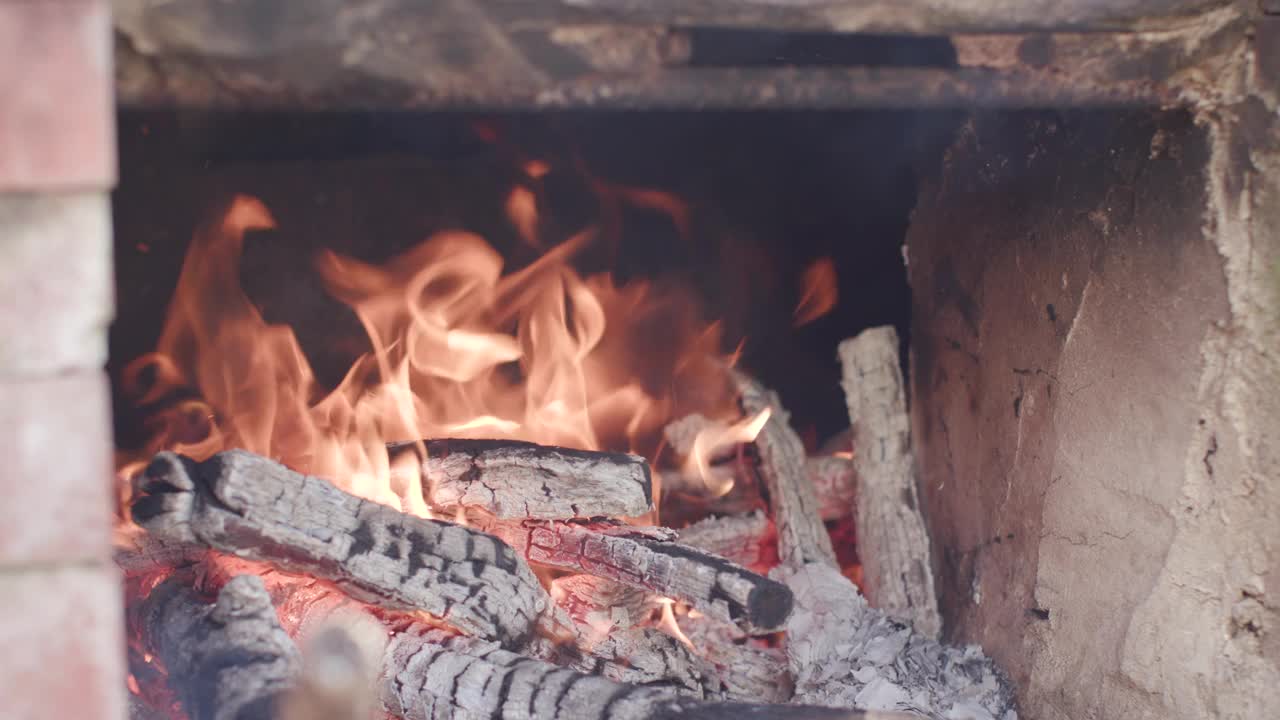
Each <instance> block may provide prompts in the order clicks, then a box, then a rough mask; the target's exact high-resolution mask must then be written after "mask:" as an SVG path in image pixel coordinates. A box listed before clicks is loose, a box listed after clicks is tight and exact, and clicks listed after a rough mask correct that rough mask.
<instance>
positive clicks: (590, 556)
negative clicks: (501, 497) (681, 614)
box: [486, 521, 791, 634]
mask: <svg viewBox="0 0 1280 720" xmlns="http://www.w3.org/2000/svg"><path fill="white" fill-rule="evenodd" d="M486 529H487V530H489V531H491V532H493V533H494V534H495V535H497V536H498V537H500V538H502V539H503V540H504V541H506V542H507V543H508V544H509V545H511V546H512V547H514V548H515V549H516V551H517V552H519V553H520V554H521V555H522V556H524V557H525V558H526V559H527V560H528V561H529V562H531V563H535V564H538V565H545V566H548V567H556V568H562V569H566V570H574V571H578V572H586V573H590V574H592V575H595V576H597V577H602V578H607V579H610V580H615V581H617V582H620V583H624V584H627V585H631V586H633V587H637V588H643V589H645V590H649V591H651V592H653V593H656V594H658V595H663V596H667V597H671V598H675V599H678V600H683V601H685V602H688V603H689V604H690V605H693V606H694V607H695V608H698V609H699V610H701V611H702V612H704V613H706V614H707V615H709V616H711V617H713V618H716V619H718V620H722V621H725V622H731V623H734V624H735V625H737V626H738V627H739V628H741V629H742V630H743V631H744V632H747V633H749V634H761V633H769V632H774V631H775V630H777V629H778V628H779V627H781V625H782V623H783V622H784V621H785V620H786V618H787V615H788V614H789V613H790V612H791V591H790V590H788V589H787V587H786V586H785V585H783V584H782V583H779V582H775V581H773V580H770V579H768V578H766V577H762V576H760V575H757V574H756V573H753V572H751V571H750V570H747V569H746V568H743V567H741V566H739V565H735V564H733V563H731V562H729V561H728V560H725V559H724V558H721V557H717V556H715V555H711V554H709V553H706V552H703V551H701V550H698V549H696V548H692V547H689V546H688V545H681V544H679V543H674V542H670V541H669V539H670V538H672V537H674V533H670V531H665V533H658V532H655V531H658V530H660V529H659V528H639V527H632V526H625V525H621V524H617V523H607V522H596V523H590V524H585V523H570V522H542V521H525V522H521V523H513V522H493V523H490V525H489V526H487V527H486ZM663 538H666V539H663Z"/></svg>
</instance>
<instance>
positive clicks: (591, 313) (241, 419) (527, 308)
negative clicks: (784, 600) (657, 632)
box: [119, 161, 760, 515]
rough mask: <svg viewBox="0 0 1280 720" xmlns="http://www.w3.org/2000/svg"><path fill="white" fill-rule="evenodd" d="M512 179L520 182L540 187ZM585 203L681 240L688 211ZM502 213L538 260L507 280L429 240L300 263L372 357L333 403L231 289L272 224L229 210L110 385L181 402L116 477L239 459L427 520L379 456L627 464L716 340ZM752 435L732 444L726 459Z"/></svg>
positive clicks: (709, 362) (400, 473)
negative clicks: (585, 453)
mask: <svg viewBox="0 0 1280 720" xmlns="http://www.w3.org/2000/svg"><path fill="white" fill-rule="evenodd" d="M527 165H528V166H527V167H526V168H525V171H526V172H525V179H524V180H522V181H521V182H530V183H537V182H538V181H539V179H540V178H541V177H542V175H544V174H545V173H546V172H547V171H548V169H547V167H546V166H545V164H541V163H539V162H532V161H531V162H529V163H528V164H527ZM602 187H604V186H602ZM624 190H625V191H624ZM601 191H602V192H604V191H610V192H613V193H614V194H613V195H612V196H611V202H613V203H622V204H626V203H636V204H639V205H641V206H644V207H648V208H659V209H662V210H664V211H668V212H670V213H672V216H673V223H674V224H676V225H677V226H679V227H682V228H684V227H687V225H688V222H687V219H686V217H685V209H684V206H683V205H682V204H681V203H680V202H679V201H678V200H675V199H674V198H671V197H670V196H667V195H665V194H663V193H659V192H657V191H650V190H644V191H641V190H634V189H629V188H628V189H618V188H609V187H604V189H603V190H601ZM506 205H507V212H508V216H509V217H508V220H509V221H510V222H511V223H512V226H513V227H515V228H516V229H517V230H518V233H519V235H520V236H521V238H522V239H523V240H524V242H525V243H526V244H527V245H529V246H531V247H538V248H542V247H549V248H550V249H548V250H546V251H545V252H544V253H543V254H542V255H541V257H539V258H538V259H537V260H536V261H534V262H532V263H531V264H528V265H526V266H524V267H522V268H519V269H516V270H514V271H510V270H509V269H508V268H507V267H505V264H504V258H503V257H502V256H501V255H500V254H499V253H498V252H497V251H496V250H495V249H493V247H491V246H490V245H489V244H488V243H487V242H486V241H485V240H484V239H483V238H482V237H480V236H478V235H475V234H473V233H470V232H466V231H463V230H450V231H445V232H440V233H437V234H435V235H433V236H431V237H429V238H427V239H426V240H425V241H424V242H422V243H421V244H420V245H418V246H417V247H415V248H413V249H411V250H409V251H407V252H405V253H403V254H402V255H400V256H399V257H396V258H394V259H393V260H391V261H390V262H388V263H386V264H384V265H373V264H369V263H366V262H363V261H360V260H357V259H354V258H350V257H344V256H341V255H338V254H336V253H333V252H325V253H322V254H321V255H320V256H318V257H317V258H315V260H314V262H315V269H316V271H317V273H318V274H319V276H320V277H321V278H322V279H323V282H324V285H325V288H326V290H327V291H328V292H329V294H330V295H332V296H333V297H334V298H336V299H338V300H340V301H341V302H343V303H344V304H346V305H347V306H349V307H350V308H351V309H352V311H353V312H354V314H355V316H356V317H357V318H358V319H359V323H360V325H361V327H362V328H363V331H364V333H365V335H367V340H368V348H369V351H368V352H366V353H365V354H364V355H363V356H361V357H360V358H359V359H358V360H357V361H356V362H355V363H354V364H353V365H352V366H351V367H350V368H349V370H348V371H347V372H346V375H345V377H344V378H343V379H342V381H341V383H340V384H338V385H337V387H335V388H332V389H329V388H325V387H323V386H322V385H321V383H320V382H319V381H318V380H317V377H316V373H315V372H314V371H313V369H312V366H311V364H310V362H309V360H308V358H307V356H306V354H305V353H304V351H303V349H302V346H301V345H300V343H299V341H298V339H297V337H296V336H295V335H294V333H293V331H292V329H290V328H289V327H288V326H285V325H278V324H271V323H268V322H267V321H266V320H264V318H263V315H262V313H261V312H260V310H259V308H257V307H256V306H255V305H254V303H253V302H252V301H251V300H250V298H249V297H248V296H247V295H246V293H245V291H244V290H243V289H242V288H241V287H240V284H239V280H238V279H239V261H240V257H241V254H242V252H243V251H244V247H245V236H246V233H248V232H250V231H254V230H266V229H270V228H274V227H275V220H274V218H273V217H272V214H271V212H270V210H269V209H268V208H267V207H266V206H265V205H264V204H263V203H262V202H260V201H258V200H256V199H254V198H251V197H244V196H241V197H237V198H236V199H235V200H234V202H232V203H231V204H230V207H229V208H228V210H227V211H226V213H225V215H224V216H223V217H222V219H221V220H220V221H219V222H217V223H216V224H214V225H213V226H212V227H208V228H205V229H204V230H202V231H200V232H199V233H197V235H196V236H195V238H194V239H193V240H192V243H191V245H190V247H189V249H188V252H187V255H186V258H185V261H184V265H183V269H182V272H181V275H180V276H179V280H178V284H177V288H176V291H175V295H174V298H173V301H172V304H171V306H170V310H169V315H168V317H167V320H166V323H165V326H164V329H163V332H162V335H161V338H160V341H159V344H158V348H157V351H156V352H155V353H152V354H150V355H147V356H144V357H142V358H139V359H137V360H136V361H134V363H132V364H131V365H130V366H129V367H128V368H127V369H126V371H125V374H124V378H123V380H124V386H125V388H126V391H127V392H129V393H131V395H132V397H133V399H134V400H135V401H136V402H138V403H139V404H159V401H160V400H161V399H163V398H166V397H182V396H184V394H185V397H186V398H187V399H184V400H182V401H180V402H174V403H170V404H169V405H168V406H167V409H165V410H163V411H160V412H158V413H156V414H154V415H153V416H152V417H151V419H150V423H151V428H150V429H151V430H152V440H151V442H150V443H149V444H148V445H147V446H146V447H144V448H141V449H140V452H138V453H137V454H134V455H131V456H128V457H121V458H120V461H119V465H120V466H121V468H122V470H123V469H124V468H130V467H134V466H136V463H137V462H138V461H140V460H142V459H145V458H146V457H149V456H150V455H151V454H153V453H154V452H156V451H158V450H161V449H174V450H177V451H178V452H182V453H185V454H187V455H190V456H193V457H195V458H197V459H202V458H205V457H208V456H209V455H211V454H213V453H214V452H217V451H220V450H223V449H227V448H232V447H238V448H244V449H247V450H251V451H253V452H256V453H259V454H262V455H266V456H269V457H273V458H276V459H278V460H280V461H281V462H284V463H285V464H287V465H289V466H291V467H294V468H296V469H298V470H301V471H304V472H307V473H310V474H314V475H319V476H323V477H326V478H329V479H331V480H333V481H334V482H335V483H336V484H337V485H339V486H340V487H343V488H344V489H346V490H349V491H351V492H353V493H356V494H358V495H361V496H363V497H366V498H369V499H372V500H376V501H378V502H382V503H386V504H389V505H392V506H393V507H397V508H399V509H401V510H406V511H411V512H415V513H418V514H423V515H427V514H429V513H430V510H429V508H428V507H427V505H426V503H425V502H424V501H423V499H422V498H423V492H422V490H423V488H421V487H420V486H419V484H420V480H419V476H418V473H416V472H414V471H413V469H412V468H409V467H393V466H392V464H391V463H392V461H391V458H390V457H389V456H388V453H387V451H386V444H387V443H388V442H394V441H419V440H421V439H424V438H430V437H438V436H449V437H483V438H510V439H520V440H529V441H534V442H541V443H547V444H555V445H564V446H570V447H577V448H583V449H604V448H608V449H613V450H629V451H642V448H640V447H639V445H641V444H642V443H644V442H646V438H649V437H655V436H656V435H657V433H658V431H659V430H660V427H661V425H662V424H663V423H665V422H666V421H667V420H669V419H670V417H671V416H672V413H673V407H674V403H675V402H676V398H675V397H674V395H675V392H674V389H673V388H674V387H675V386H676V385H677V376H689V377H701V378H702V379H703V380H705V381H704V382H702V383H701V385H699V387H708V386H711V385H713V384H714V383H715V382H716V381H719V382H721V383H723V378H722V377H721V376H720V375H719V372H720V369H721V368H723V367H724V366H725V359H724V357H723V356H721V355H720V348H719V345H720V335H719V329H718V326H716V325H714V324H706V323H702V322H701V321H700V320H698V319H697V318H698V310H697V306H696V303H695V302H693V301H692V300H691V296H690V295H689V294H688V293H681V292H678V291H675V292H664V293H658V292H656V291H655V290H654V288H653V286H651V285H649V284H646V283H643V282H636V281H633V282H629V283H627V284H623V285H619V284H617V283H615V281H614V280H613V278H612V277H611V276H610V275H608V274H607V273H601V274H595V275H583V274H580V273H579V272H578V271H577V270H576V269H575V268H574V267H573V265H572V261H573V259H574V257H575V255H576V254H578V253H579V252H580V251H581V250H582V249H583V248H584V247H586V246H587V245H588V244H589V243H591V242H592V241H593V240H594V239H595V236H596V235H597V231H596V230H594V229H588V230H585V231H582V232H580V233H579V234H577V235H575V236H573V237H570V238H568V239H566V240H564V241H562V242H560V243H558V244H551V243H548V242H546V239H544V238H540V237H538V235H537V233H538V228H539V222H538V202H537V195H536V193H535V192H534V191H532V190H530V189H529V187H527V186H525V185H519V186H517V187H516V188H515V189H513V190H512V191H511V193H510V194H509V195H508V199H507V204H506ZM262 237H263V236H262V235H261V234H259V235H258V236H257V237H256V238H255V242H257V241H259V239H258V238H262ZM261 241H262V242H270V241H272V239H271V238H267V239H262V240H261ZM710 368H715V371H714V372H715V373H716V376H715V377H714V378H710V379H709V380H708V379H707V378H708V377H709V376H707V375H706V373H708V372H711V370H710ZM700 374H701V375H700ZM192 389H194V390H195V391H196V393H195V394H196V395H197V396H198V397H196V398H191V397H190V395H191V392H190V391H191V390H192ZM699 409H702V410H704V411H706V412H709V413H716V412H717V410H723V407H719V408H717V407H705V406H704V407H702V408H699ZM718 414H720V415H723V414H724V413H723V412H720V413H718ZM759 421H760V418H754V419H752V421H751V422H750V423H746V424H742V423H740V424H738V425H735V426H734V427H733V432H736V433H738V434H739V435H742V436H743V437H742V438H740V439H739V440H738V441H739V442H741V441H743V439H749V438H746V437H745V434H746V433H747V432H748V429H749V427H751V426H753V425H755V424H758V423H759ZM752 437H753V435H752ZM708 442H712V440H708ZM718 442H723V440H714V442H713V443H712V444H714V443H718ZM654 444H655V445H656V443H654ZM423 451H424V452H425V448H423Z"/></svg>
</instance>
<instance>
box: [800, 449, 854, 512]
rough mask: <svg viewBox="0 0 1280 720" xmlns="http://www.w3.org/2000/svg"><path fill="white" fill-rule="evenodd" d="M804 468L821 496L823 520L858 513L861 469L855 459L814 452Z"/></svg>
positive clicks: (819, 498) (819, 504) (815, 491)
mask: <svg viewBox="0 0 1280 720" xmlns="http://www.w3.org/2000/svg"><path fill="white" fill-rule="evenodd" d="M804 471H805V474H806V475H808V476H809V482H810V483H811V484H812V485H813V492H814V494H816V495H817V496H818V515H819V516H821V517H822V519H823V520H839V519H840V518H844V517H848V516H850V515H852V514H854V508H856V507H857V499H858V472H857V470H856V469H855V466H854V464H853V458H850V457H839V456H836V455H812V456H810V457H809V458H808V459H807V460H805V461H804Z"/></svg>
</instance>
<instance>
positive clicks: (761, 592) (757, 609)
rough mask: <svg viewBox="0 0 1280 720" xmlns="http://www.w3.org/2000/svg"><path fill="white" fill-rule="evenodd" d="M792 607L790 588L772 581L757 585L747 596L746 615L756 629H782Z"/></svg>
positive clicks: (792, 597) (793, 597)
mask: <svg viewBox="0 0 1280 720" xmlns="http://www.w3.org/2000/svg"><path fill="white" fill-rule="evenodd" d="M794 606H795V596H794V595H793V594H792V593H791V590H790V588H788V587H787V586H786V585H783V584H782V583H780V582H776V581H773V580H768V581H766V582H762V583H759V584H758V585H756V586H755V587H754V588H752V590H751V593H750V594H749V595H748V596H747V615H748V616H749V617H750V619H751V624H752V625H754V626H756V627H758V628H779V627H782V624H783V623H785V622H786V621H787V618H788V617H790V616H791V610H792V608H794Z"/></svg>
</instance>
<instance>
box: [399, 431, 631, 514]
mask: <svg viewBox="0 0 1280 720" xmlns="http://www.w3.org/2000/svg"><path fill="white" fill-rule="evenodd" d="M390 450H391V451H392V453H393V454H399V453H405V452H413V453H415V454H417V455H418V459H419V461H420V465H419V466H420V468H421V470H422V487H423V494H424V495H425V496H426V497H425V500H426V501H427V503H428V504H429V505H431V506H432V507H433V508H437V509H439V510H441V511H444V512H453V511H455V510H457V509H458V508H460V507H461V508H464V509H482V510H485V511H486V512H488V513H490V514H492V515H494V516H495V517H498V518H504V519H524V518H534V519H544V520H566V519H569V518H591V517H635V516H639V515H643V514H644V513H646V512H648V511H649V510H650V509H651V508H652V505H653V488H652V480H651V478H650V475H649V465H648V463H647V462H646V461H645V459H644V458H642V457H640V456H638V455H628V454H624V453H608V452H592V451H587V450H572V449H569V448H562V447H552V446H547V445H535V444H534V443H528V442H518V441H514V440H426V441H423V442H422V443H399V444H395V445H392V446H390ZM423 450H425V452H426V457H425V458H423V457H422V456H421V453H422V451H423Z"/></svg>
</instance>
